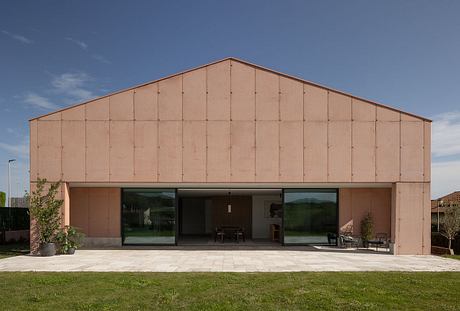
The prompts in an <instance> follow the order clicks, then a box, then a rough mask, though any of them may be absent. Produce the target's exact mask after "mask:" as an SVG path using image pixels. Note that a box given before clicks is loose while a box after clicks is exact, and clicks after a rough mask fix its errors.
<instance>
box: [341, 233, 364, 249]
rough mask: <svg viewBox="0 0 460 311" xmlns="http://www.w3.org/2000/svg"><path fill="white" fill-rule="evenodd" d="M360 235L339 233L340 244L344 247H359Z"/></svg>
mask: <svg viewBox="0 0 460 311" xmlns="http://www.w3.org/2000/svg"><path fill="white" fill-rule="evenodd" d="M360 240H361V239H360V237H358V236H352V235H343V234H342V235H340V245H341V246H345V248H349V247H356V248H358V247H359V244H360Z"/></svg>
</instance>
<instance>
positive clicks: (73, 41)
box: [65, 37, 88, 51]
mask: <svg viewBox="0 0 460 311" xmlns="http://www.w3.org/2000/svg"><path fill="white" fill-rule="evenodd" d="M65 39H66V40H68V41H70V42H72V43H75V44H76V45H78V46H79V47H80V48H82V49H83V50H85V51H86V50H87V49H88V44H86V42H83V41H80V40H77V39H74V38H70V37H66V38H65Z"/></svg>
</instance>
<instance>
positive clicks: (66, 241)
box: [56, 226, 84, 255]
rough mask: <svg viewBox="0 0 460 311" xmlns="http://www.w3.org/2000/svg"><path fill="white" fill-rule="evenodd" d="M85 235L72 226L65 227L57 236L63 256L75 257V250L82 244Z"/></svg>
mask: <svg viewBox="0 0 460 311" xmlns="http://www.w3.org/2000/svg"><path fill="white" fill-rule="evenodd" d="M83 237H84V234H83V233H81V232H79V231H78V230H77V228H75V227H72V226H64V228H61V229H60V230H59V232H58V233H57V235H56V241H57V242H58V244H59V250H60V252H61V253H62V254H70V255H73V254H74V253H75V250H76V249H77V248H79V247H80V246H81V244H82V240H83Z"/></svg>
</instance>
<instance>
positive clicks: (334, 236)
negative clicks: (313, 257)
mask: <svg viewBox="0 0 460 311" xmlns="http://www.w3.org/2000/svg"><path fill="white" fill-rule="evenodd" d="M332 242H334V243H332ZM327 243H328V244H329V245H330V244H337V234H335V233H333V232H328V233H327Z"/></svg>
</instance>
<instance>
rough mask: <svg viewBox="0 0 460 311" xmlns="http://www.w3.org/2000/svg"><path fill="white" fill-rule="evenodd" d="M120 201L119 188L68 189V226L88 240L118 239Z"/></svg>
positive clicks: (119, 232) (119, 233)
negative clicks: (76, 229) (77, 230)
mask: <svg viewBox="0 0 460 311" xmlns="http://www.w3.org/2000/svg"><path fill="white" fill-rule="evenodd" d="M120 200H121V190H120V188H70V224H71V225H72V226H74V227H77V228H80V229H81V230H82V231H83V233H85V235H86V237H89V238H92V237H94V238H114V237H116V238H119V237H121V231H120V229H121V228H120V224H121V219H120V216H121V212H120V208H121V207H120Z"/></svg>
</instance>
